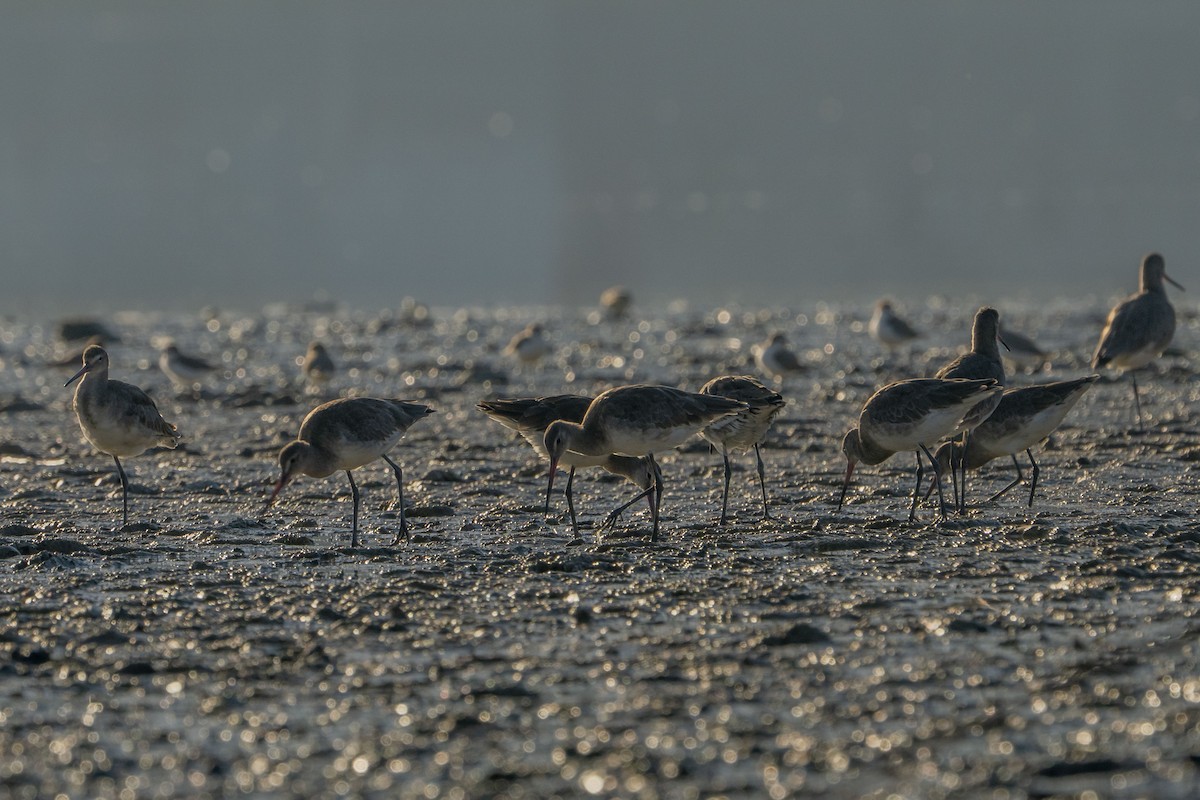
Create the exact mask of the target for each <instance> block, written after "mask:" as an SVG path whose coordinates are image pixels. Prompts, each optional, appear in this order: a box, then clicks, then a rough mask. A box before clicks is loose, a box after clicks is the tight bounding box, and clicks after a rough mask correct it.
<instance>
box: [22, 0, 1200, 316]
mask: <svg viewBox="0 0 1200 800" xmlns="http://www.w3.org/2000/svg"><path fill="white" fill-rule="evenodd" d="M4 20H5V21H4V24H3V25H2V26H0V108H2V109H3V113H2V114H0V175H3V179H2V180H0V259H2V260H3V265H4V274H5V282H4V283H5V289H4V291H3V293H2V294H0V310H6V311H10V312H11V311H21V310H25V309H29V308H47V309H59V310H62V311H86V310H100V309H109V308H133V309H137V308H144V307H150V306H160V307H166V308H172V309H175V308H178V309H185V308H195V307H197V306H199V305H203V304H217V305H221V306H229V307H243V308H253V307H256V306H258V305H260V304H262V303H264V302H268V301H271V300H303V299H306V298H308V297H310V296H311V295H312V294H313V293H314V292H315V291H317V290H325V291H327V292H329V293H330V294H331V295H332V296H333V297H335V298H337V299H340V300H343V301H345V302H347V303H349V304H351V305H355V306H363V307H366V308H380V307H385V306H394V305H396V304H397V303H398V302H399V300H400V298H402V297H403V296H405V295H414V296H416V297H418V298H419V299H421V300H424V301H426V302H429V303H431V304H436V305H448V304H460V303H492V302H512V303H528V304H538V303H552V302H568V303H590V302H593V301H594V299H595V297H596V296H597V295H598V293H599V291H600V290H601V289H602V288H604V287H605V286H607V285H609V284H612V283H617V282H622V283H626V284H628V285H630V286H631V287H633V288H634V290H635V292H637V294H638V296H640V297H645V298H660V299H667V298H673V297H682V296H688V297H692V298H695V299H696V300H697V302H701V303H705V302H719V301H723V300H728V299H736V300H741V301H744V302H747V303H769V304H772V305H788V304H790V303H800V302H807V301H812V300H816V299H822V298H828V299H847V298H858V297H863V298H874V297H875V296H878V295H881V294H890V295H893V296H897V297H900V298H901V299H906V298H907V299H910V300H915V299H919V298H920V296H921V295H922V294H924V293H928V292H939V293H942V294H947V295H951V296H961V295H964V294H971V295H982V296H997V297H1018V298H1027V297H1042V296H1049V295H1077V294H1079V293H1081V292H1083V293H1090V294H1096V295H1098V296H1100V297H1108V296H1110V295H1112V294H1114V293H1119V292H1125V291H1132V290H1133V289H1134V288H1136V268H1137V263H1138V260H1139V259H1140V256H1141V255H1142V254H1143V253H1144V252H1146V251H1147V250H1150V249H1158V250H1160V251H1162V252H1163V253H1164V254H1165V256H1166V259H1167V266H1168V270H1169V271H1170V272H1171V273H1172V274H1173V275H1174V276H1175V277H1176V278H1177V279H1178V280H1180V281H1181V282H1182V283H1184V284H1185V285H1188V284H1189V283H1191V284H1197V288H1200V282H1198V281H1196V280H1194V279H1192V278H1190V275H1192V274H1194V273H1195V269H1194V267H1193V265H1194V264H1195V263H1196V261H1197V250H1198V246H1197V238H1196V236H1195V232H1194V231H1195V228H1196V225H1197V221H1198V220H1200V80H1198V79H1197V76H1200V46H1198V45H1200V42H1198V39H1200V4H1197V3H1195V2H1191V1H1190V0H1181V1H1180V2H1105V1H1104V0H1076V1H1075V2H1053V3H1041V2H1038V3H1035V2H1026V3H1022V2H989V3H981V2H913V3H896V2H888V1H887V0H877V1H872V2H867V1H865V0H864V1H862V2H854V1H853V0H830V1H829V2H697V1H696V0H668V1H667V2H653V3H646V2H633V1H632V0H631V1H630V2H506V3H496V2H490V1H489V0H474V1H470V2H424V3H415V2H382V1H381V2H348V3H328V2H296V1H295V0H258V1H254V0H251V1H249V2H232V1H230V2H186V3H162V2H148V1H147V2H110V1H107V0H74V1H72V0H62V1H61V2H54V3H42V2H37V1H36V0H13V2H9V3H7V4H6V6H5V12H4Z"/></svg>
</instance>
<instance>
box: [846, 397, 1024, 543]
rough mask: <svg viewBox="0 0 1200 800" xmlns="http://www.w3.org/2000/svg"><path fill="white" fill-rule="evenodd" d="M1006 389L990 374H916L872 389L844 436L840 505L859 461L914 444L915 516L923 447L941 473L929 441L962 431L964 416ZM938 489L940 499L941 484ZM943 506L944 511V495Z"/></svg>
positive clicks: (868, 461) (873, 459) (878, 460)
mask: <svg viewBox="0 0 1200 800" xmlns="http://www.w3.org/2000/svg"><path fill="white" fill-rule="evenodd" d="M1001 391H1002V388H1001V387H1000V386H997V385H996V382H995V381H994V380H991V379H986V380H958V379H955V380H940V379H916V380H907V381H898V382H896V383H892V384H889V385H887V386H885V387H883V388H882V389H880V390H879V391H877V392H876V393H875V394H873V395H871V397H870V399H868V400H867V402H866V403H865V404H864V405H863V408H862V412H861V413H860V414H859V418H858V426H857V427H854V428H851V429H850V430H849V431H847V432H846V436H845V437H844V438H843V439H842V453H843V454H844V455H845V456H846V477H845V479H844V480H843V482H842V493H841V496H840V497H839V498H838V509H841V507H842V504H843V503H844V502H845V500H846V490H847V488H849V486H850V478H851V477H852V476H853V474H854V467H855V465H857V464H858V463H859V462H862V463H863V464H867V465H875V464H881V463H883V462H884V461H886V460H887V459H889V458H891V457H892V455H893V454H894V453H898V452H900V451H902V450H912V451H914V452H916V454H917V488H915V489H914V490H913V502H912V509H911V511H910V512H909V515H908V518H909V521H910V522H911V521H912V520H913V519H915V518H916V513H917V499H918V494H919V491H920V485H921V476H922V475H923V474H924V472H923V470H924V467H923V465H922V462H921V453H922V452H923V453H925V456H926V458H928V459H929V461H930V463H931V465H932V466H933V468H934V471H935V473H936V472H937V471H938V466H937V464H936V463H935V462H934V461H933V455H932V454H931V453H930V452H929V445H931V444H934V443H935V442H937V441H938V440H940V439H944V438H946V437H947V436H952V435H954V434H955V433H958V432H959V431H961V430H962V425H963V417H964V416H966V414H967V413H969V412H970V411H971V409H973V408H974V407H975V406H976V405H978V404H979V403H981V402H983V401H985V400H988V399H989V398H991V397H993V396H995V395H998V394H1000V392H1001ZM938 494H939V499H941V490H940V486H939V492H938ZM941 512H942V514H943V515H945V512H946V504H945V501H944V500H942V502H941Z"/></svg>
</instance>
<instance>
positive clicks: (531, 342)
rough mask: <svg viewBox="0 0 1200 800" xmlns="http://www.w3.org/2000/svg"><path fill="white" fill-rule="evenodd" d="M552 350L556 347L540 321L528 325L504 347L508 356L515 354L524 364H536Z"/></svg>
mask: <svg viewBox="0 0 1200 800" xmlns="http://www.w3.org/2000/svg"><path fill="white" fill-rule="evenodd" d="M552 352H554V347H553V346H552V345H551V344H550V340H549V339H547V338H546V330H545V328H543V327H542V324H541V323H540V322H534V323H532V324H530V325H527V326H526V327H525V329H524V330H522V331H521V332H520V333H518V334H517V335H515V336H513V338H512V339H510V340H509V342H508V346H507V347H505V348H504V354H505V355H506V356H513V357H515V358H516V359H517V360H518V361H520V362H521V363H522V364H536V363H537V362H539V361H541V360H542V359H543V358H545V357H546V356H548V355H550V353H552Z"/></svg>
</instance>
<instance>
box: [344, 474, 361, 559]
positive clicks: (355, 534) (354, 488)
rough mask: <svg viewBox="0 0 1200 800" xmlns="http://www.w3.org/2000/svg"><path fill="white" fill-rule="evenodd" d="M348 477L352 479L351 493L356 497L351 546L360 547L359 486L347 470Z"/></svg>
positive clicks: (351, 527) (351, 528)
mask: <svg viewBox="0 0 1200 800" xmlns="http://www.w3.org/2000/svg"><path fill="white" fill-rule="evenodd" d="M346 477H347V478H349V479H350V493H351V494H352V495H353V496H354V517H353V519H354V522H353V523H352V524H351V526H350V546H351V547H358V486H357V485H356V484H355V483H354V476H353V475H351V474H350V470H346Z"/></svg>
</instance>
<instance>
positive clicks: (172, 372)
mask: <svg viewBox="0 0 1200 800" xmlns="http://www.w3.org/2000/svg"><path fill="white" fill-rule="evenodd" d="M158 368H159V369H161V370H162V371H163V373H164V374H165V375H166V376H167V377H168V378H170V379H171V381H172V382H173V383H175V384H177V385H179V386H186V387H188V388H194V387H195V386H196V385H197V384H198V383H200V382H201V381H203V380H204V378H205V377H207V376H208V374H209V373H211V372H212V371H213V370H215V369H216V367H214V366H213V365H212V364H210V363H208V362H207V361H205V360H204V359H203V358H199V357H197V356H190V355H188V354H187V353H183V352H180V350H179V348H178V347H176V346H175V343H174V342H171V343H170V344H168V345H167V346H166V347H164V348H163V350H162V352H161V353H159V354H158Z"/></svg>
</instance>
